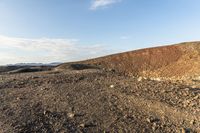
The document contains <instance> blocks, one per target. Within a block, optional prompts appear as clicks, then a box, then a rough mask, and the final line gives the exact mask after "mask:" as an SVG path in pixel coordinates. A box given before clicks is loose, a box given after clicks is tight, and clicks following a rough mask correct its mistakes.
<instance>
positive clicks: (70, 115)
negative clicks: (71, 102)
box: [67, 113, 75, 118]
mask: <svg viewBox="0 0 200 133" xmlns="http://www.w3.org/2000/svg"><path fill="white" fill-rule="evenodd" d="M67 116H68V117H69V118H74V116H75V114H74V113H67Z"/></svg>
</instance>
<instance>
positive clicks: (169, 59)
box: [58, 42, 200, 80]
mask: <svg viewBox="0 0 200 133" xmlns="http://www.w3.org/2000/svg"><path fill="white" fill-rule="evenodd" d="M80 63H83V64H92V65H97V66H99V67H105V68H108V69H112V70H114V71H117V72H120V73H123V74H125V75H133V76H143V77H147V78H152V79H153V78H160V79H170V80H188V79H191V80H198V79H200V69H199V68H200V42H186V43H181V44H176V45H170V46H162V47H155V48H147V49H141V50H135V51H130V52H125V53H120V54H114V55H110V56H105V57H101V58H96V59H91V60H87V61H83V62H80ZM68 65H69V64H63V65H61V66H59V67H58V69H63V68H65V67H66V66H68Z"/></svg>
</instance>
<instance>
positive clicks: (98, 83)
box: [0, 69, 200, 133]
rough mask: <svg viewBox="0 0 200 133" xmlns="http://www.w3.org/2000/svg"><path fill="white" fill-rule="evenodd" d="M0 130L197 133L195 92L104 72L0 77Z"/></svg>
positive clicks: (198, 98)
mask: <svg viewBox="0 0 200 133" xmlns="http://www.w3.org/2000/svg"><path fill="white" fill-rule="evenodd" d="M0 103H1V104H0V132H2V133H32V132H38V133H41V132H44V133H45V132H46V133H65V132H66V133H67V132H72V133H73V132H133V133H134V132H135V133H140V132H141V133H142V132H143V133H148V132H152V133H173V132H182V133H184V132H200V121H199V120H200V90H199V89H198V88H196V89H194V88H191V87H189V86H186V85H181V84H178V83H170V82H164V81H162V82H161V81H152V80H148V79H146V80H144V79H143V80H141V81H140V80H138V78H133V77H125V76H123V75H119V74H118V73H115V72H113V71H106V70H105V69H83V70H70V69H69V70H65V71H60V72H59V71H49V72H39V73H26V74H25V73H24V74H12V75H1V76H0Z"/></svg>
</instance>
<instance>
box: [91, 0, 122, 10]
mask: <svg viewBox="0 0 200 133" xmlns="http://www.w3.org/2000/svg"><path fill="white" fill-rule="evenodd" d="M120 1H121V0H93V2H92V5H91V7H90V9H91V10H96V9H99V8H105V7H107V6H109V5H112V4H115V3H118V2H120Z"/></svg>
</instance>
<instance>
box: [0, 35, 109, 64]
mask: <svg viewBox="0 0 200 133" xmlns="http://www.w3.org/2000/svg"><path fill="white" fill-rule="evenodd" d="M79 43H80V42H79V41H78V40H76V39H55V38H37V39H30V38H16V37H8V36H2V35H0V65H6V64H15V63H50V62H68V61H78V60H84V59H89V58H95V57H98V56H103V55H106V54H110V53H111V52H113V51H112V50H109V49H107V48H106V47H105V46H103V45H88V46H85V45H84V46H83V45H80V44H79Z"/></svg>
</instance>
